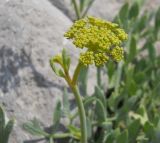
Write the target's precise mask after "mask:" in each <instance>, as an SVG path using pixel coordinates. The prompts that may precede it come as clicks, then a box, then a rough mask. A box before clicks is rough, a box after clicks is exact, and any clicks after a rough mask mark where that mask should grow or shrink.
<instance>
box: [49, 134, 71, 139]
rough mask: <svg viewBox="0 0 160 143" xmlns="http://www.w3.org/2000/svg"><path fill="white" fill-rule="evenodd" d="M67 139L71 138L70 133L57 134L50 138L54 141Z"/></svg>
mask: <svg viewBox="0 0 160 143" xmlns="http://www.w3.org/2000/svg"><path fill="white" fill-rule="evenodd" d="M68 137H72V135H71V134H70V133H60V134H58V133H57V134H53V135H51V136H50V138H54V139H59V138H68Z"/></svg>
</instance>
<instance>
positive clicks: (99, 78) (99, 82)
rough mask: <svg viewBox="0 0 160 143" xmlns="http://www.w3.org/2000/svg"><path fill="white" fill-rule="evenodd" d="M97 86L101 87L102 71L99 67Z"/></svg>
mask: <svg viewBox="0 0 160 143" xmlns="http://www.w3.org/2000/svg"><path fill="white" fill-rule="evenodd" d="M97 84H98V85H99V86H100V87H101V69H100V67H97Z"/></svg>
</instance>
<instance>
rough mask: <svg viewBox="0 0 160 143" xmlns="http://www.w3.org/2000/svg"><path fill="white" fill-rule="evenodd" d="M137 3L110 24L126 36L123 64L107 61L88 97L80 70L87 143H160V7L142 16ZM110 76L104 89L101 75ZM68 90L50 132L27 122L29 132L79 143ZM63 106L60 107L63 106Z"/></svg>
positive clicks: (82, 73)
mask: <svg viewBox="0 0 160 143" xmlns="http://www.w3.org/2000/svg"><path fill="white" fill-rule="evenodd" d="M141 9H142V5H141V3H140V2H139V1H133V2H132V3H125V4H124V5H123V6H122V8H121V9H120V11H119V13H118V15H117V16H116V17H115V19H114V22H116V23H118V24H119V25H120V26H121V27H122V28H124V29H125V30H126V32H127V33H128V37H129V40H128V41H127V42H126V43H125V44H124V47H126V48H125V51H126V55H125V61H123V62H121V63H119V64H117V63H114V64H113V62H112V63H111V62H109V63H107V64H106V66H105V67H104V68H98V69H97V85H96V87H95V92H94V94H93V95H92V96H87V77H88V76H87V73H88V68H84V69H83V70H82V71H81V74H80V78H79V88H80V91H81V92H82V95H83V97H84V98H83V102H84V106H85V111H86V115H87V129H88V142H89V143H159V142H160V114H159V112H160V76H159V75H160V56H159V55H158V54H157V52H156V48H155V44H156V42H157V41H158V40H159V39H160V8H159V9H158V10H157V11H144V12H141ZM104 74H107V75H108V85H107V91H105V90H104V89H103V85H102V82H101V81H102V80H103V77H102V75H104ZM68 94H69V93H68V91H67V90H64V96H63V102H62V103H60V102H58V103H57V106H56V108H55V111H54V119H53V128H52V130H51V132H46V131H45V130H43V129H42V128H41V127H40V126H39V125H38V124H37V122H38V121H36V122H35V121H32V122H30V123H26V124H25V125H24V128H25V129H26V130H27V131H29V132H30V133H31V134H34V135H40V136H43V137H44V139H47V140H48V142H50V143H52V142H53V139H55V141H56V139H59V138H66V137H67V140H66V142H67V143H78V142H79V141H78V140H79V139H80V130H79V128H77V127H76V125H75V122H74V120H75V119H76V117H77V115H78V114H77V109H74V111H72V112H74V113H72V112H71V110H70V108H71V103H70V100H69V95H68ZM61 104H62V105H61ZM61 117H66V118H68V119H69V123H68V124H67V126H66V133H60V134H57V131H58V127H59V126H60V119H61Z"/></svg>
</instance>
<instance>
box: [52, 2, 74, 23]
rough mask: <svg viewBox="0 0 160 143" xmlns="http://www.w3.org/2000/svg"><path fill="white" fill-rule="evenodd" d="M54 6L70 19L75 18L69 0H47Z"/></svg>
mask: <svg viewBox="0 0 160 143" xmlns="http://www.w3.org/2000/svg"><path fill="white" fill-rule="evenodd" d="M49 1H50V2H51V3H52V4H53V5H54V6H56V7H57V8H58V9H60V10H61V11H62V12H63V13H64V14H65V15H66V16H67V17H69V18H70V19H71V20H72V21H73V20H75V19H76V15H75V12H74V8H73V5H72V4H71V0H49Z"/></svg>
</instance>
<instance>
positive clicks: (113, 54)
mask: <svg viewBox="0 0 160 143" xmlns="http://www.w3.org/2000/svg"><path fill="white" fill-rule="evenodd" d="M64 36H65V37H66V38H68V39H72V40H73V44H74V45H75V46H76V47H77V48H82V49H83V48H86V52H84V53H81V54H80V58H79V60H80V62H81V63H83V64H84V65H86V66H87V65H90V64H95V65H96V66H101V65H103V64H104V63H106V62H107V61H108V60H109V59H112V60H114V61H117V62H118V61H120V60H122V59H123V55H124V50H123V47H121V45H122V42H123V41H124V40H126V39H127V34H126V33H125V31H124V30H123V29H121V28H119V27H118V25H117V24H115V23H111V22H108V21H105V20H102V19H99V18H95V17H87V18H84V19H81V20H78V21H76V22H75V23H74V24H73V25H72V26H71V28H70V29H69V30H68V31H67V32H66V33H65V35H64Z"/></svg>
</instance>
